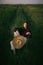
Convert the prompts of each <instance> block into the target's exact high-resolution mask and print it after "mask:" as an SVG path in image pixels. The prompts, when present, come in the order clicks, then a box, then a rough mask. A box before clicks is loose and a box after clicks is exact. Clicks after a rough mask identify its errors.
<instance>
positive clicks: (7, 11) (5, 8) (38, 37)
mask: <svg viewBox="0 0 43 65" xmlns="http://www.w3.org/2000/svg"><path fill="white" fill-rule="evenodd" d="M25 20H26V21H27V22H28V23H29V27H30V30H31V33H32V37H31V38H30V40H29V41H28V43H27V44H26V45H25V46H24V47H23V48H22V49H20V50H16V52H17V54H16V55H14V54H13V53H12V51H11V50H10V44H9V43H10V40H11V39H12V38H13V28H15V27H21V26H22V24H23V22H24V21H25ZM0 41H1V43H0V51H1V58H0V60H1V61H2V63H3V64H4V65H41V64H42V63H43V60H42V56H43V5H0Z"/></svg>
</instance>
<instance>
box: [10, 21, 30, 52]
mask: <svg viewBox="0 0 43 65" xmlns="http://www.w3.org/2000/svg"><path fill="white" fill-rule="evenodd" d="M18 35H22V36H23V37H24V43H23V44H25V43H26V42H27V39H28V37H30V35H31V33H30V30H29V27H28V23H27V22H26V21H25V22H24V23H23V27H21V28H15V29H14V37H16V36H18ZM10 45H11V50H13V51H14V52H15V47H14V46H13V44H12V41H11V42H10Z"/></svg>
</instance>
